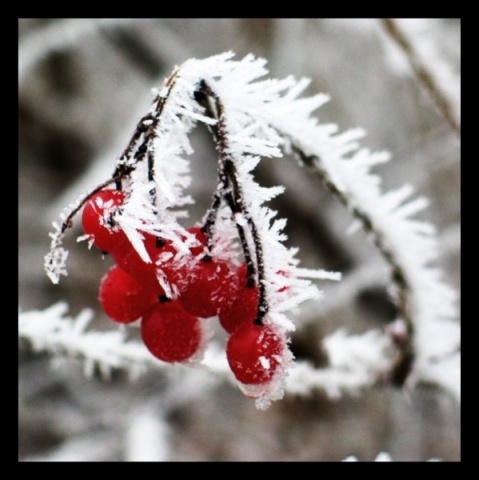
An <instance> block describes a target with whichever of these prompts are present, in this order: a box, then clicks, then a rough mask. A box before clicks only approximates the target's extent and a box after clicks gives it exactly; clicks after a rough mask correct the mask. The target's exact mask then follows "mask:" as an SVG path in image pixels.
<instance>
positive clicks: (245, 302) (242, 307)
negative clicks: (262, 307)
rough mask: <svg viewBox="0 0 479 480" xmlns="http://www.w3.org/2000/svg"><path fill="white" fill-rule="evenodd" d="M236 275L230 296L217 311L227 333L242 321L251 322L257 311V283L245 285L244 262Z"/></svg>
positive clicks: (245, 272)
mask: <svg viewBox="0 0 479 480" xmlns="http://www.w3.org/2000/svg"><path fill="white" fill-rule="evenodd" d="M236 277H237V280H236V282H235V283H234V284H233V285H232V287H231V295H230V298H229V300H228V301H225V302H223V304H222V305H221V308H220V311H219V313H218V317H219V320H220V323H221V326H222V327H223V328H224V329H225V330H226V331H227V332H228V333H233V332H234V330H235V329H236V328H237V327H238V326H239V325H241V324H242V323H253V321H254V319H255V318H256V315H257V313H258V301H259V289H258V285H253V286H248V285H247V271H246V263H243V264H242V265H241V266H240V267H239V269H238V273H237V275H236Z"/></svg>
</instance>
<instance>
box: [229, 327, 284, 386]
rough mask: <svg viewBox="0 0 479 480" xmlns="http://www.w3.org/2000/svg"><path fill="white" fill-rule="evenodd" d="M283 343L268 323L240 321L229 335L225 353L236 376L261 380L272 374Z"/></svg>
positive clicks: (247, 380) (252, 381)
mask: <svg viewBox="0 0 479 480" xmlns="http://www.w3.org/2000/svg"><path fill="white" fill-rule="evenodd" d="M285 348H286V344H285V341H284V339H283V338H282V337H281V336H280V334H279V333H277V332H276V331H275V329H274V327H272V326H271V325H255V324H254V323H243V324H241V325H240V326H239V327H238V328H237V329H236V330H235V331H234V332H233V333H232V335H231V336H230V338H229V340H228V344H227V346H226V356H227V358H228V363H229V365H230V368H231V370H232V372H233V373H234V375H235V377H236V379H237V380H238V381H239V382H241V383H245V384H263V383H266V382H268V381H270V380H271V379H272V378H273V375H274V374H275V372H276V370H277V369H278V366H279V365H280V363H281V362H282V358H283V354H284V350H285Z"/></svg>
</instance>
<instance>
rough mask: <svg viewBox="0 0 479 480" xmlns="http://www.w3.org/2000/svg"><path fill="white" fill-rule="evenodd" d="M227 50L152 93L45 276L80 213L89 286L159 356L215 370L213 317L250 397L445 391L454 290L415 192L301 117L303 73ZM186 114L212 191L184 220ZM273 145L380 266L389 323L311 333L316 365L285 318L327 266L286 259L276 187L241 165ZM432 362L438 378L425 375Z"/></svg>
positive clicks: (306, 115) (60, 230)
mask: <svg viewBox="0 0 479 480" xmlns="http://www.w3.org/2000/svg"><path fill="white" fill-rule="evenodd" d="M233 57H234V55H233V54H232V53H231V52H228V53H224V54H221V55H217V56H214V57H211V58H207V59H204V60H197V59H190V60H188V61H187V62H185V63H184V64H183V65H181V66H180V67H176V68H175V69H174V71H173V72H172V73H171V75H170V76H169V77H168V78H167V79H166V80H165V82H164V84H163V85H162V87H161V88H160V89H159V90H155V91H154V92H153V93H154V100H153V103H152V105H151V107H150V109H149V111H148V112H147V113H146V114H145V115H144V116H143V117H142V118H141V119H140V121H139V122H138V124H137V126H136V129H135V131H134V133H133V135H132V137H131V139H130V141H129V143H128V145H127V146H126V148H125V149H124V151H123V153H122V154H121V155H120V156H119V158H118V159H117V161H116V165H115V168H114V171H113V174H112V176H111V178H109V179H106V180H104V181H103V182H102V183H100V184H99V185H98V186H96V187H95V188H94V189H92V190H91V191H90V192H88V193H87V194H86V195H83V196H82V197H81V198H79V199H78V200H77V201H76V202H75V203H73V204H72V205H70V206H69V207H68V208H66V209H65V211H64V212H63V214H62V224H61V225H57V224H55V232H54V233H52V234H51V237H52V242H51V250H50V252H49V253H48V254H47V255H46V257H45V270H46V272H47V274H48V276H49V277H50V279H51V280H52V281H53V282H54V283H58V282H59V280H60V277H61V276H62V275H66V274H67V269H66V260H67V252H66V251H65V250H64V248H63V247H62V240H63V237H64V235H65V233H66V231H67V229H68V228H69V227H71V225H72V222H73V218H74V216H75V215H76V214H77V213H78V212H80V210H81V209H82V208H83V213H82V224H83V229H84V232H85V235H84V237H82V239H84V240H88V243H89V246H90V247H91V246H95V247H96V248H98V249H100V250H101V251H103V252H108V253H110V254H111V255H112V257H113V258H114V260H115V262H116V266H115V267H113V269H112V270H111V271H110V272H108V274H107V275H106V276H105V277H104V279H103V280H102V281H101V285H100V302H101V304H102V307H103V309H104V310H105V312H106V313H107V314H108V315H109V316H110V318H111V319H112V320H113V321H115V322H118V323H124V324H125V323H126V324H130V323H133V322H136V321H137V320H139V321H140V324H141V336H142V340H143V342H144V344H145V345H146V347H147V349H148V350H149V351H150V353H151V354H152V355H153V356H154V357H157V359H159V360H161V361H165V362H170V363H171V362H172V363H183V364H187V365H191V366H193V365H198V364H199V365H203V366H207V367H209V368H211V369H212V370H220V371H221V372H223V373H224V372H225V369H224V362H221V361H219V362H211V358H212V357H211V355H209V353H208V352H209V350H208V346H209V345H210V346H213V345H214V344H213V343H212V339H211V335H212V333H211V328H210V321H211V318H212V317H217V318H218V319H219V322H220V324H221V325H222V327H223V328H224V330H225V331H226V332H227V333H228V335H229V339H228V343H227V346H226V357H227V361H228V366H229V369H227V370H226V374H229V375H231V372H232V373H233V375H234V377H235V378H236V380H237V383H238V385H239V387H240V388H241V390H242V391H243V392H244V393H245V394H246V395H247V396H248V397H252V398H254V399H256V405H257V407H258V408H267V407H268V406H269V405H270V403H271V402H272V401H274V400H278V399H281V398H282V397H283V394H284V391H285V389H286V391H291V392H294V393H298V394H307V393H308V392H310V391H312V390H314V389H324V390H325V391H326V392H327V393H328V394H329V395H330V396H333V397H336V396H338V395H340V394H342V393H343V392H355V391H358V390H359V389H361V388H364V387H365V386H369V385H372V384H374V383H377V382H381V381H390V382H394V383H396V384H398V385H403V384H404V383H405V382H406V381H410V382H421V381H431V380H433V381H434V382H435V383H438V384H440V385H442V386H443V387H445V388H448V389H449V390H450V391H451V392H452V393H454V394H457V395H458V392H459V385H458V381H459V367H458V362H457V361H456V359H457V358H458V355H459V327H458V325H457V324H456V323H455V309H454V294H453V292H452V291H451V289H450V288H449V287H447V286H446V285H444V284H443V282H442V279H441V272H440V271H439V269H438V268H437V266H436V265H435V261H436V255H437V254H436V244H435V237H434V229H433V227H432V226H431V225H429V224H427V223H424V222H420V221H418V220H415V219H414V218H413V216H414V214H416V213H417V212H419V211H420V210H422V209H423V208H424V207H425V206H426V205H427V202H426V200H425V199H424V198H416V199H412V200H410V198H411V197H412V194H413V189H412V187H410V186H409V185H406V186H404V187H402V188H400V189H398V190H396V191H390V192H385V193H384V192H382V190H381V185H380V179H379V177H377V176H376V175H374V174H372V173H371V172H370V169H371V168H372V167H373V166H375V165H377V164H380V163H382V162H385V161H387V160H388V158H389V156H388V154H387V153H384V152H380V153H372V152H370V151H369V150H367V149H365V148H361V147H360V145H359V142H358V140H359V139H360V138H361V137H362V136H363V132H362V131H361V130H359V129H356V130H352V131H348V132H345V133H338V132H337V128H336V126H334V125H331V124H327V125H325V124H321V123H319V122H318V121H317V119H316V118H315V117H313V115H312V114H313V112H314V111H315V110H316V109H317V108H319V107H320V106H321V105H322V104H324V103H325V102H326V101H327V100H328V97H327V96H326V95H323V94H319V95H316V96H313V97H305V98H301V94H302V93H303V92H304V90H305V89H306V87H307V86H308V83H309V82H308V80H306V79H301V80H296V79H294V78H293V77H287V78H285V79H282V80H277V79H262V78H263V77H264V76H265V75H266V74H267V70H266V69H265V64H266V61H265V60H263V59H256V58H254V57H253V56H252V55H248V56H246V57H245V58H243V59H242V60H234V59H233ZM198 123H204V124H205V125H207V127H208V128H209V131H210V132H211V135H212V137H213V140H214V142H215V144H216V149H217V152H218V160H217V188H216V191H215V192H214V194H213V198H212V202H211V207H210V208H209V209H208V211H207V212H206V213H205V215H204V217H203V219H202V221H201V222H200V223H199V224H197V225H191V226H188V227H185V226H184V220H183V219H184V218H186V217H187V213H188V212H187V208H188V206H189V205H191V204H192V203H193V202H194V199H193V198H191V197H190V196H189V195H188V194H187V193H186V191H185V190H186V188H187V187H188V186H189V184H190V182H191V176H190V174H189V162H188V160H187V158H188V156H190V155H191V154H193V149H192V146H191V144H190V142H189V134H190V132H191V130H192V129H193V127H195V126H196V125H197V124H198ZM284 153H293V154H294V155H295V156H296V157H297V158H298V159H299V161H300V162H301V163H302V165H303V166H304V167H307V168H309V169H310V170H311V171H312V172H313V173H314V174H315V175H318V176H319V177H320V178H321V180H322V181H323V182H324V183H325V185H326V186H327V187H328V188H329V190H330V191H331V192H332V193H333V194H334V195H335V196H336V197H337V198H338V199H339V200H340V201H341V202H342V203H343V204H344V205H345V206H346V207H347V208H348V209H349V210H350V212H351V213H352V215H353V216H354V218H355V221H356V224H357V225H358V226H361V227H363V228H364V229H365V231H366V232H367V233H368V234H369V236H370V237H371V240H372V241H373V243H374V244H375V245H376V246H377V247H378V249H379V251H380V253H381V254H382V256H383V257H384V259H385V260H386V262H387V264H388V266H389V267H390V269H391V289H390V293H391V296H392V298H393V300H394V302H395V304H396V305H397V309H398V315H399V317H398V319H397V320H396V321H395V322H394V323H393V324H392V325H391V326H390V327H389V328H388V329H386V330H385V331H384V332H379V331H377V332H368V333H367V334H365V335H361V336H357V337H351V336H347V335H346V334H345V333H344V332H338V333H337V334H336V335H333V336H332V337H330V338H327V339H325V341H324V349H325V351H326V353H327V354H328V357H329V365H328V366H327V367H326V368H324V369H315V368H313V367H312V366H311V365H309V364H307V363H305V362H302V363H300V362H297V363H295V362H294V359H293V355H292V353H291V352H290V349H289V336H290V333H291V332H292V331H293V330H294V328H295V327H294V324H293V322H292V321H291V320H290V318H289V316H288V313H289V312H291V311H292V310H293V309H295V308H296V307H298V306H299V305H300V304H301V303H302V302H304V301H306V300H311V299H315V298H318V297H319V296H320V295H319V293H320V292H319V290H318V289H317V287H316V285H315V284H314V283H313V282H312V280H314V279H316V280H326V279H327V280H339V279H340V275H339V274H338V273H336V272H326V271H323V270H310V269H306V268H302V267H300V266H299V260H298V258H297V254H298V251H297V249H294V248H287V247H286V246H285V244H284V241H285V240H286V236H285V234H284V231H283V230H284V227H285V223H286V220H285V219H278V218H276V212H275V211H273V210H272V209H271V208H269V207H268V206H266V203H267V202H268V201H269V200H271V199H272V198H274V197H275V196H277V195H279V194H281V193H282V191H283V187H281V186H277V187H270V188H265V187H262V186H260V185H259V184H258V183H257V182H256V180H255V178H254V175H253V170H254V168H255V167H256V165H257V164H258V162H259V161H260V159H261V158H262V157H280V156H282V155H283V154H284ZM180 222H181V223H180ZM126 345H127V343H125V346H126ZM67 350H68V349H67ZM438 365H440V366H441V367H445V368H444V371H447V372H449V374H448V377H447V378H445V377H441V376H440V375H437V373H436V372H437V368H438Z"/></svg>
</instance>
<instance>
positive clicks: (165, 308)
mask: <svg viewBox="0 0 479 480" xmlns="http://www.w3.org/2000/svg"><path fill="white" fill-rule="evenodd" d="M141 337H142V339H143V342H144V344H145V345H146V347H147V348H148V350H149V351H150V352H151V353H152V354H153V355H154V356H155V357H156V358H159V359H160V360H163V361H165V362H184V361H186V360H188V359H190V358H191V357H192V356H193V355H194V354H195V353H196V352H197V351H198V350H199V348H200V347H201V343H202V331H201V324H200V320H199V319H198V318H197V317H195V316H193V315H191V314H189V313H188V312H187V311H185V310H184V308H183V307H182V306H181V305H180V303H179V302H178V301H176V300H172V301H169V302H162V303H158V304H157V305H156V306H155V307H153V308H151V309H150V310H149V312H148V313H147V314H146V315H145V316H144V317H143V319H142V321H141Z"/></svg>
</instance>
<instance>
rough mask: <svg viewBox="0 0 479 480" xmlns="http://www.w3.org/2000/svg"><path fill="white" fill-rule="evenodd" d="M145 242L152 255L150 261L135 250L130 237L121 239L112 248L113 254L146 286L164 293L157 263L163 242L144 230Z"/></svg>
mask: <svg viewBox="0 0 479 480" xmlns="http://www.w3.org/2000/svg"><path fill="white" fill-rule="evenodd" d="M142 235H143V239H144V240H143V244H144V246H145V249H146V251H147V253H148V254H149V255H150V260H151V262H150V263H147V262H145V261H144V260H143V259H142V258H141V257H140V254H139V253H138V252H137V251H136V250H135V248H134V247H133V245H132V244H131V242H130V241H129V239H128V238H127V237H126V235H125V237H124V238H122V239H119V241H118V242H117V243H116V244H115V245H114V247H113V248H112V250H111V254H112V256H113V258H114V259H115V261H116V262H117V263H118V265H120V267H121V268H122V269H123V270H125V271H126V272H128V273H129V274H130V275H131V276H132V277H134V278H135V279H136V280H137V281H138V282H139V283H141V284H142V285H143V287H144V288H146V289H148V290H151V291H152V292H153V293H155V294H156V295H164V293H165V292H164V290H163V288H162V287H161V286H160V284H159V282H158V278H157V275H156V271H157V268H158V267H157V266H156V265H155V258H156V255H158V253H159V252H160V251H161V248H162V246H163V243H162V242H161V241H157V238H156V237H155V236H154V235H151V234H149V233H146V232H142Z"/></svg>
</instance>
